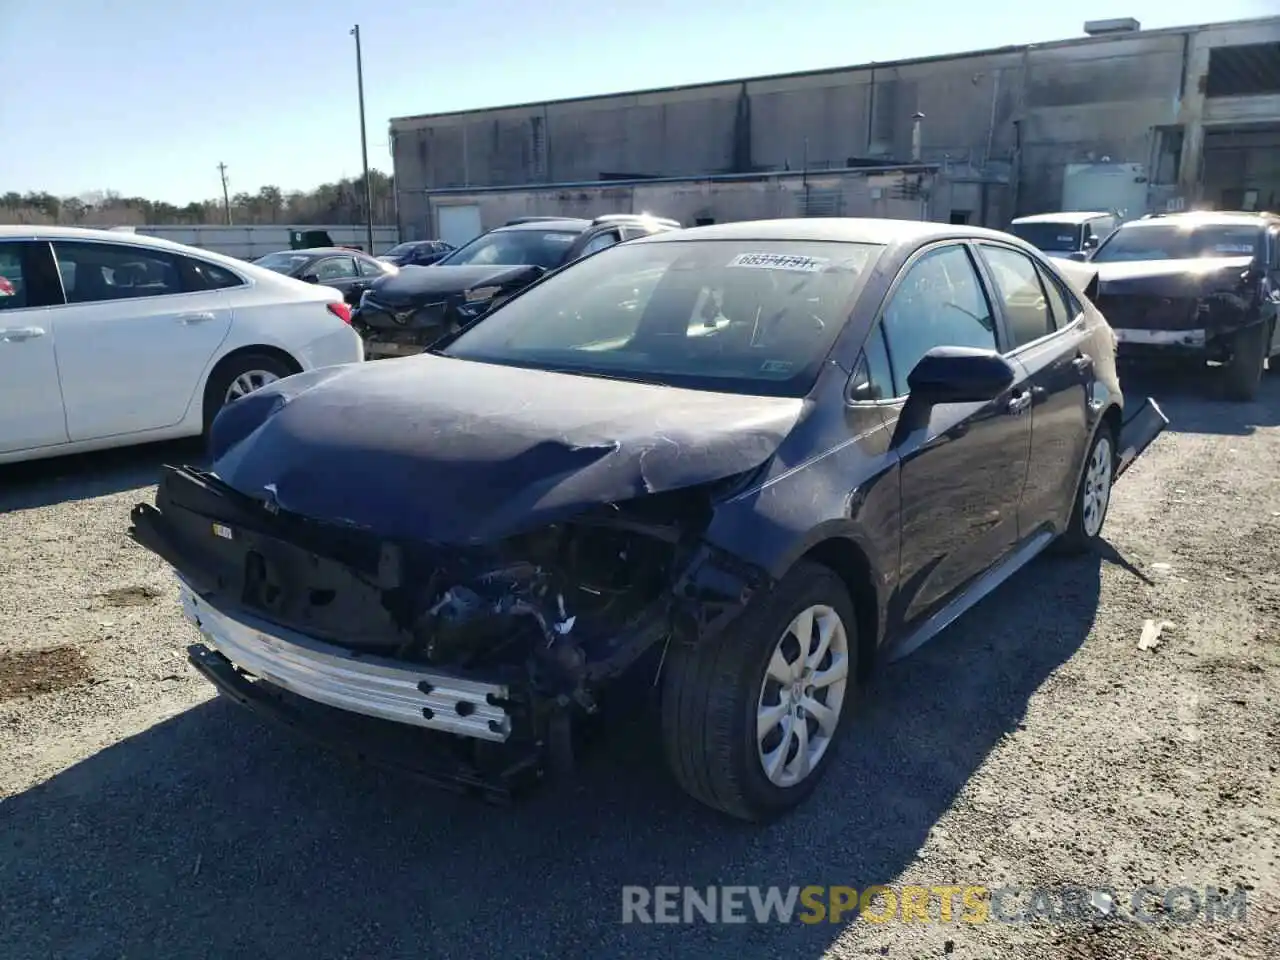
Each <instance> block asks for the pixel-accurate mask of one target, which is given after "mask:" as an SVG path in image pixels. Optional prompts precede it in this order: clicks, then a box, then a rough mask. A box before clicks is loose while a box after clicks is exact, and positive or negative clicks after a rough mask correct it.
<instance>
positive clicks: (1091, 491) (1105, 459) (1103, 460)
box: [1061, 423, 1116, 553]
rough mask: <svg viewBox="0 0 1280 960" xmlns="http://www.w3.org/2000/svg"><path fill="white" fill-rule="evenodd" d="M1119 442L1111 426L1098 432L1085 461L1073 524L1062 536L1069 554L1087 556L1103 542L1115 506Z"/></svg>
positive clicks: (1103, 426)
mask: <svg viewBox="0 0 1280 960" xmlns="http://www.w3.org/2000/svg"><path fill="white" fill-rule="evenodd" d="M1115 444H1116V438H1115V433H1114V432H1113V431H1112V429H1111V426H1110V425H1109V424H1106V423H1104V424H1103V425H1102V426H1101V427H1099V428H1098V432H1097V434H1096V435H1095V436H1094V438H1093V444H1092V445H1091V446H1090V447H1089V456H1088V458H1087V459H1086V460H1085V465H1084V474H1083V475H1082V476H1081V477H1080V485H1079V486H1078V487H1077V488H1076V497H1075V503H1074V504H1073V506H1072V509H1071V520H1070V522H1069V523H1068V524H1067V529H1066V532H1065V533H1063V535H1062V541H1061V546H1062V548H1063V550H1064V551H1065V552H1067V553H1085V552H1087V551H1089V550H1092V549H1094V547H1096V546H1097V544H1098V543H1099V542H1100V541H1101V540H1102V525H1103V524H1104V523H1106V520H1107V508H1108V507H1110V506H1111V484H1112V482H1113V481H1114V480H1115V473H1116V463H1115V461H1116V455H1115Z"/></svg>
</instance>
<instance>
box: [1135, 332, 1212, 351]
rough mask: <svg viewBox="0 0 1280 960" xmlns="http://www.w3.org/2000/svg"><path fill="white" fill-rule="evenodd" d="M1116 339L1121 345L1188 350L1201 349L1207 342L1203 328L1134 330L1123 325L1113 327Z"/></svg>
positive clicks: (1207, 338)
mask: <svg viewBox="0 0 1280 960" xmlns="http://www.w3.org/2000/svg"><path fill="white" fill-rule="evenodd" d="M1115 335H1116V340H1117V341H1118V342H1119V343H1120V344H1122V345H1133V346H1144V347H1183V348H1186V349H1190V350H1202V349H1204V346H1205V344H1206V343H1208V342H1209V337H1208V333H1207V332H1206V331H1205V330H1203V329H1199V330H1135V329H1128V328H1123V327H1116V328H1115Z"/></svg>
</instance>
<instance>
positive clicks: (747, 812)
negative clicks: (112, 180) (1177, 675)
mask: <svg viewBox="0 0 1280 960" xmlns="http://www.w3.org/2000/svg"><path fill="white" fill-rule="evenodd" d="M27 242H29V243H30V242H32V241H27ZM51 242H52V244H53V245H54V246H56V245H57V243H58V241H57V240H53V241H51ZM44 249H46V248H42V247H40V245H39V243H37V244H36V248H35V249H33V250H31V251H28V253H27V254H26V256H27V257H28V258H29V259H30V262H31V263H33V264H36V265H38V263H39V262H41V257H45V256H46V254H45V253H43V252H41V251H42V250H44ZM517 251H518V252H517ZM166 252H171V251H167V248H166ZM173 255H174V256H178V254H177V253H176V252H174V253H173ZM526 267H536V268H537V269H536V270H526V269H525V268H526ZM45 269H46V270H47V271H50V272H51V271H52V268H51V267H50V266H49V264H48V263H45ZM253 269H254V270H258V268H253ZM260 273H261V276H259V273H254V274H253V275H252V276H246V274H245V273H244V272H243V271H242V272H241V273H240V274H239V275H238V276H239V277H240V278H241V279H243V280H244V281H245V283H246V284H247V286H248V289H249V290H250V291H252V290H255V289H258V288H259V287H261V286H266V285H267V281H266V279H265V278H266V277H271V278H274V279H273V281H272V282H273V283H277V284H282V285H283V284H290V285H292V286H290V287H289V290H290V293H291V294H295V295H296V297H297V298H298V299H299V300H300V301H305V302H306V303H311V302H312V301H313V300H315V301H316V302H319V301H318V297H319V296H320V294H319V288H316V287H315V286H313V285H307V284H303V283H299V282H296V281H293V280H290V279H288V278H284V277H280V276H278V275H275V274H271V273H270V272H269V271H260ZM1096 273H1097V268H1096V267H1095V266H1094V265H1093V264H1091V263H1072V262H1069V261H1056V260H1052V259H1050V258H1047V257H1045V256H1044V255H1042V253H1041V252H1040V251H1038V250H1037V249H1036V248H1035V247H1034V246H1032V245H1030V244H1028V243H1025V242H1023V241H1022V240H1019V239H1017V238H1016V237H1013V236H1011V235H1009V234H1007V233H1000V232H996V231H991V230H984V229H981V228H976V227H966V226H948V225H940V224H934V223H918V222H903V221H890V220H857V219H807V220H778V221H755V222H744V223H734V224H723V225H717V226H708V227H699V228H694V229H689V230H679V229H675V228H674V227H673V226H672V225H670V224H662V223H656V222H655V223H654V224H651V225H649V226H645V225H642V224H639V223H635V222H633V220H632V219H630V218H627V219H624V218H613V219H610V220H603V221H601V220H597V221H572V220H563V219H559V218H557V219H554V220H539V221H530V222H524V223H513V224H509V225H507V226H505V227H503V228H500V229H499V230H496V231H492V232H491V233H489V234H486V235H484V236H482V237H480V238H478V239H477V240H476V241H473V242H472V243H471V244H468V245H466V246H464V247H462V248H460V249H459V250H458V251H455V252H454V253H453V254H451V255H450V256H449V257H448V258H446V260H445V261H444V262H443V264H442V265H438V266H431V267H425V268H419V267H411V266H410V267H403V268H401V269H400V270H399V271H398V272H397V273H396V274H394V275H392V276H390V277H388V278H384V279H381V280H377V281H375V283H374V285H373V286H372V287H371V289H370V290H369V291H368V292H367V293H366V294H365V296H364V297H363V298H362V303H361V306H360V310H359V311H358V312H359V313H360V314H362V315H364V316H368V315H370V314H371V313H372V312H373V310H374V309H376V308H375V307H373V306H371V305H370V300H371V299H372V300H374V301H375V302H377V298H378V297H380V296H385V297H387V298H388V299H390V297H389V295H388V294H386V293H385V291H386V290H388V289H404V296H405V299H404V301H403V302H402V303H400V304H398V305H395V306H393V305H391V304H387V305H386V306H388V307H392V309H394V310H397V311H398V312H399V313H403V314H406V317H405V326H406V327H411V325H410V324H409V322H408V321H410V320H413V322H414V323H416V322H417V321H416V319H415V318H414V313H415V311H421V310H422V309H424V308H425V307H426V306H431V307H432V308H433V309H441V310H446V311H449V313H450V315H451V316H453V317H457V318H458V319H456V320H449V321H447V322H442V323H440V324H438V327H440V328H441V332H442V335H441V336H440V337H439V338H438V339H435V340H434V341H433V342H431V344H430V347H429V349H428V350H427V352H424V353H419V354H418V355H416V356H410V357H402V358H399V359H387V360H384V361H381V362H378V363H358V364H357V363H347V364H338V365H331V366H328V367H325V368H323V369H313V368H311V367H308V368H307V369H306V370H305V371H304V372H299V373H297V374H296V375H293V376H289V377H285V378H283V379H279V380H277V381H275V382H270V383H266V384H264V385H262V386H260V387H259V388H258V389H256V390H254V391H253V392H250V393H248V394H247V395H246V396H244V397H242V398H241V399H238V400H236V401H235V402H233V403H230V404H228V405H226V406H225V408H224V409H222V411H221V412H220V413H219V414H218V415H217V416H216V418H214V419H213V421H212V424H211V426H210V429H209V435H208V452H209V454H210V457H211V464H210V465H209V466H208V467H194V466H184V467H174V468H166V470H165V471H164V473H163V475H162V477H161V478H160V483H159V487H158V491H157V494H156V498H155V502H154V503H140V504H138V505H137V506H136V507H135V508H134V511H133V514H132V527H131V529H130V533H131V536H132V537H133V538H134V539H135V540H136V541H137V542H138V543H140V544H142V545H143V546H145V547H147V548H148V549H150V550H152V551H153V552H154V553H155V554H156V555H158V556H159V557H161V558H163V559H164V560H165V561H166V562H167V563H168V564H170V565H171V566H172V567H173V568H174V570H175V571H176V572H177V575H178V578H179V581H180V586H181V595H182V602H183V604H184V607H185V610H186V613H187V615H188V617H189V618H190V619H191V621H192V622H193V623H194V624H195V625H196V626H197V627H198V628H199V630H200V632H201V634H202V639H201V641H200V642H199V643H196V644H194V645H192V647H191V648H190V650H189V656H190V659H191V662H192V664H193V665H194V666H195V667H196V669H198V670H199V671H200V672H201V673H203V674H204V675H205V676H206V677H207V678H208V679H209V680H210V681H212V682H213V683H214V684H215V685H217V686H218V688H219V689H220V690H221V691H223V692H224V693H226V694H228V695H229V696H231V697H232V698H233V699H235V700H236V701H238V702H240V703H242V704H245V705H247V706H250V707H253V708H255V709H257V710H260V711H262V712H263V713H265V714H268V715H270V716H273V717H275V718H276V719H279V720H282V721H284V722H286V723H288V724H291V725H293V726H294V727H296V728H298V729H300V730H303V731H305V732H306V733H308V734H310V735H312V736H316V737H319V738H321V739H323V740H325V741H326V742H327V743H329V744H331V745H335V746H343V745H346V746H352V747H353V749H354V750H355V751H356V752H357V753H359V754H360V755H361V756H363V757H365V758H366V759H368V760H373V761H374V762H378V761H379V760H384V761H386V762H392V757H391V755H383V753H382V751H381V748H380V746H379V743H378V742H374V741H372V740H370V739H368V738H367V737H363V736H361V737H360V738H358V739H357V735H356V734H355V733H354V728H353V726H352V725H350V724H349V723H348V719H349V715H350V714H353V713H354V714H361V715H365V716H366V717H373V718H377V719H379V720H382V721H387V722H389V723H390V724H391V725H393V726H395V727H398V728H399V729H400V730H401V732H403V731H404V730H405V729H406V728H410V729H416V731H417V733H418V735H419V737H420V739H419V740H415V746H414V749H413V751H412V761H411V763H412V765H413V766H414V768H415V772H417V773H418V774H419V775H420V776H422V777H425V778H426V779H428V780H431V781H433V782H435V783H437V784H439V785H441V786H448V787H451V788H456V789H463V790H472V791H478V792H480V793H482V794H484V795H485V796H489V797H494V798H498V797H505V796H509V795H510V794H511V793H512V792H514V791H515V790H517V789H518V788H519V787H520V786H521V785H522V784H524V783H525V782H528V781H534V780H536V779H537V778H538V777H539V776H540V775H541V774H542V773H543V772H545V771H557V770H564V769H567V768H569V767H571V766H572V762H573V755H574V753H575V750H576V749H577V748H578V746H579V744H580V739H579V737H580V735H581V733H582V732H583V731H584V730H587V729H590V728H591V727H592V726H593V725H594V724H595V722H596V719H597V718H598V716H599V715H600V714H604V713H609V712H612V711H615V710H618V711H621V710H625V709H628V708H630V707H632V706H635V705H637V704H638V703H639V702H640V698H642V697H644V696H645V695H646V694H648V693H649V692H650V691H656V694H657V701H658V702H657V716H658V718H659V719H658V723H657V729H656V730H655V733H656V735H658V736H660V738H661V740H662V743H663V745H664V748H665V750H666V754H667V758H668V761H669V764H670V767H671V769H672V771H673V773H674V775H675V778H676V779H677V780H678V781H679V783H680V784H682V785H683V787H684V788H685V789H686V790H687V791H688V792H689V793H690V794H691V795H692V796H694V797H696V798H698V799H699V800H700V801H702V802H703V803H705V804H707V805H709V806H711V807H714V808H716V809H718V810H721V811H724V812H726V813H728V814H731V815H733V816H736V817H740V818H743V819H747V820H767V819H769V818H771V817H774V816H776V815H778V814H780V813H782V812H784V811H786V810H788V809H791V808H793V807H795V806H796V805H797V804H799V803H801V802H802V801H803V800H804V799H805V798H806V797H807V796H808V795H809V793H810V792H811V791H812V790H813V789H814V787H815V786H816V784H817V783H818V782H819V780H820V778H821V776H822V774H823V771H824V770H826V769H827V768H828V767H829V765H830V764H831V762H832V758H833V757H834V756H835V752H836V748H837V745H838V744H839V742H840V741H841V739H842V738H844V737H846V736H847V735H848V733H849V728H850V726H851V724H852V723H853V716H852V715H853V714H854V713H855V705H856V703H857V701H858V699H859V697H860V696H861V695H862V694H861V691H862V689H863V684H864V681H865V680H866V679H867V677H868V676H869V675H870V673H871V672H872V671H873V670H874V669H875V667H876V666H877V664H880V663H883V662H884V661H886V660H889V659H892V658H894V657H897V656H902V655H904V654H906V653H909V652H910V651H912V650H914V649H915V648H916V647H918V646H919V645H920V644H922V643H924V642H926V641H927V640H928V639H930V638H931V637H933V636H935V635H936V634H937V633H938V632H939V631H941V630H943V629H944V628H945V627H946V626H947V625H948V624H950V623H951V622H952V621H953V620H954V619H955V618H956V617H957V616H959V615H960V614H961V613H962V612H963V611H964V610H966V609H968V608H969V607H971V606H973V605H974V604H976V603H978V602H979V601H980V600H981V599H982V598H983V597H985V596H986V595H987V594H989V593H990V592H991V591H992V590H993V589H995V587H996V586H997V585H999V584H1000V583H1002V582H1003V581H1004V580H1006V579H1007V578H1008V577H1009V576H1011V575H1012V574H1013V573H1014V572H1015V571H1016V570H1018V569H1020V568H1022V567H1023V566H1025V565H1026V564H1027V563H1029V562H1030V561H1031V560H1032V559H1033V558H1034V557H1035V556H1037V555H1038V554H1040V553H1041V552H1043V551H1044V550H1046V549H1048V548H1050V547H1051V546H1054V547H1058V548H1061V549H1064V550H1069V551H1079V550H1089V549H1092V548H1094V547H1095V546H1096V545H1097V544H1098V542H1099V540H1100V538H1101V537H1102V535H1103V529H1104V523H1105V519H1106V514H1107V510H1108V506H1109V503H1110V499H1111V492H1112V484H1113V482H1114V481H1115V480H1117V479H1118V478H1120V477H1121V476H1123V474H1124V473H1125V471H1126V470H1127V468H1128V467H1129V466H1130V465H1131V464H1132V463H1133V462H1134V460H1135V458H1136V457H1138V456H1139V455H1141V453H1142V452H1143V451H1144V450H1145V449H1146V448H1147V446H1148V445H1149V444H1150V443H1151V442H1152V441H1153V440H1154V438H1155V437H1156V436H1158V435H1159V433H1160V432H1161V431H1162V430H1163V429H1164V427H1165V426H1166V423H1167V421H1166V420H1165V418H1164V416H1163V414H1162V413H1161V412H1160V410H1159V408H1158V407H1157V406H1156V405H1155V404H1154V403H1153V402H1151V401H1150V400H1145V401H1144V400H1142V399H1141V398H1132V397H1130V398H1126V397H1125V396H1124V395H1123V394H1122V392H1121V385H1120V382H1119V379H1118V376H1117V372H1116V339H1115V336H1114V335H1113V332H1112V330H1111V328H1110V326H1109V325H1108V323H1107V321H1106V319H1105V318H1104V317H1103V315H1102V313H1101V312H1100V311H1099V309H1098V306H1097V303H1096V302H1095V301H1096V300H1097V298H1098V289H1099V288H1098V284H1097V276H1096ZM407 278H412V282H411V283H410V282H408V279H407ZM406 287H407V289H406ZM239 289H241V288H240V287H237V286H235V285H234V284H232V285H231V286H230V287H226V288H219V289H218V291H217V293H218V295H219V296H220V297H232V296H235V294H236V291H237V290H239ZM51 292H52V290H51V289H46V291H45V293H44V294H43V296H44V297H46V298H47V297H49V296H50V295H51ZM304 294H309V295H310V298H311V299H307V298H306V297H305V296H304ZM242 295H243V294H242ZM332 296H333V300H331V301H328V302H326V304H325V306H327V307H329V308H330V311H329V312H332V311H333V310H337V309H340V308H342V305H341V304H340V303H338V302H337V297H338V295H337V294H336V293H334V294H333V295H332ZM473 304H474V305H476V306H475V307H474V314H473V315H471V314H469V313H468V312H467V309H468V306H469V305H473ZM37 309H50V310H55V309H57V308H56V307H50V306H47V305H46V306H42V307H38V308H37ZM235 312H236V317H237V321H236V322H238V317H239V311H238V310H236V311H235ZM316 313H317V314H320V313H321V311H316ZM6 319H7V317H6ZM23 322H26V321H25V320H24V321H23ZM315 322H316V323H321V322H323V317H321V319H319V320H316V321H315ZM393 322H397V321H395V320H394V317H393ZM366 324H367V327H368V328H369V329H373V330H380V329H384V328H379V327H374V326H373V324H372V322H369V321H366ZM423 329H424V330H425V326H424V327H423ZM344 332H347V333H349V334H350V335H351V336H352V337H354V336H355V333H354V331H352V330H350V329H349V328H345V327H344ZM426 336H427V335H426V334H422V335H420V336H419V335H418V334H417V333H416V332H415V337H419V339H413V340H411V341H410V342H411V343H412V345H413V346H414V347H417V348H420V347H421V346H422V345H424V344H425V343H426V342H427V340H426ZM379 337H381V338H382V340H383V341H384V342H395V343H398V342H401V341H399V340H396V339H394V338H389V337H386V336H385V335H384V334H381V333H378V334H375V340H376V339H378V338H379ZM215 352H217V351H215ZM215 362H216V361H215ZM139 382H145V381H139ZM198 392H199V391H198V389H197V393H198ZM394 762H395V763H397V764H400V765H403V764H404V763H406V762H407V759H406V757H405V756H404V754H403V753H397V754H396V755H395V758H394Z"/></svg>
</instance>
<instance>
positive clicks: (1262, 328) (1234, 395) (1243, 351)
mask: <svg viewBox="0 0 1280 960" xmlns="http://www.w3.org/2000/svg"><path fill="white" fill-rule="evenodd" d="M1267 332H1268V331H1267V325H1266V324H1265V323H1255V324H1254V325H1253V326H1251V327H1245V328H1244V329H1243V330H1239V331H1237V332H1236V334H1235V338H1234V340H1233V342H1232V344H1231V359H1230V360H1228V361H1227V363H1226V364H1224V365H1223V367H1222V374H1223V376H1224V377H1225V378H1226V379H1225V383H1224V385H1223V386H1224V389H1225V392H1226V395H1227V399H1229V400H1236V401H1240V402H1242V403H1247V402H1248V401H1250V400H1253V399H1254V398H1256V397H1257V396H1258V387H1259V385H1260V384H1261V381H1262V366H1263V363H1264V362H1265V361H1266V358H1267Z"/></svg>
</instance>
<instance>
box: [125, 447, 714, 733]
mask: <svg viewBox="0 0 1280 960" xmlns="http://www.w3.org/2000/svg"><path fill="white" fill-rule="evenodd" d="M711 493H712V491H711V489H710V488H707V487H702V488H689V489H684V490H680V491H675V492H672V493H664V494H653V495H646V496H643V497H640V498H637V499H636V500H634V501H631V502H628V503H626V504H621V505H619V504H610V505H607V506H603V507H600V508H597V509H595V510H592V511H589V512H588V513H587V514H584V515H581V516H577V517H575V518H574V519H573V520H572V521H570V522H563V523H554V524H550V525H548V526H545V527H541V528H539V529H536V530H533V531H530V532H526V533H521V534H518V535H515V536H511V537H508V538H507V539H505V540H502V541H499V542H497V543H494V544H488V545H483V546H465V547H462V546H452V545H440V544H430V543H406V542H393V541H390V540H385V539H380V538H377V537H374V536H373V535H371V534H368V533H365V532H363V531H359V530H351V529H347V528H342V527H337V526H333V525H329V524H320V523H316V522H314V521H310V520H307V519H305V518H301V517H296V516H292V515H290V514H288V513H287V512H285V511H281V510H279V509H272V506H271V505H270V504H264V503H262V502H259V501H257V500H254V499H253V498H250V497H247V496H245V495H243V494H240V493H238V492H236V491H234V490H231V489H230V488H228V487H226V486H225V485H224V484H222V483H221V481H219V480H218V479H217V478H216V477H214V476H212V475H210V474H206V473H200V472H198V471H194V470H190V469H186V468H183V469H173V468H170V469H168V470H167V471H166V473H165V476H164V478H163V479H162V482H161V485H160V489H159V491H158V493H157V498H156V506H155V507H151V506H149V505H145V504H143V505H139V506H138V507H137V508H136V509H135V511H134V529H133V535H134V537H135V539H137V540H138V541H139V542H140V543H142V544H143V545H144V546H147V547H148V548H150V549H152V550H153V551H154V552H156V553H158V554H159V555H161V556H162V557H163V558H164V559H166V560H167V561H168V562H169V563H170V564H171V565H172V566H174V567H175V569H176V570H177V571H178V572H179V574H180V575H181V576H182V578H183V579H184V581H185V582H186V583H188V584H189V585H190V586H191V589H192V591H193V592H194V593H195V594H197V595H199V596H201V597H203V598H204V599H205V600H206V601H207V602H208V603H209V604H211V605H213V606H215V607H218V608H220V609H223V610H226V611H234V610H240V611H243V612H244V613H247V614H249V615H250V616H252V617H257V618H261V619H263V620H265V621H267V622H270V623H274V624H277V625H279V626H281V627H285V628H287V629H289V630H293V631H297V632H299V633H302V634H305V635H307V636H310V637H313V638H315V639H316V640H318V641H321V642H324V643H328V644H332V645H334V646H337V647H341V648H343V649H347V650H351V651H354V652H357V653H359V654H361V655H368V656H378V657H383V658H390V659H393V660H395V661H398V662H402V663H406V664H419V665H422V666H423V667H426V668H438V669H442V670H447V671H454V672H455V673H456V672H462V673H465V674H467V675H475V676H487V677H497V678H502V679H503V680H504V682H508V681H509V682H513V683H517V684H525V683H527V684H528V685H529V686H530V687H531V688H532V689H534V690H536V691H538V693H539V694H541V695H543V696H550V697H556V698H569V699H572V700H574V701H576V702H577V703H578V704H579V705H580V706H582V707H584V708H585V709H588V710H591V709H593V704H592V701H591V694H590V693H589V691H588V689H587V686H588V685H587V684H586V683H585V681H586V680H587V679H588V678H590V677H599V676H604V675H607V674H608V673H611V672H613V670H612V669H610V670H609V671H604V670H600V669H598V668H599V666H600V664H602V663H609V664H610V665H611V667H612V666H613V665H616V666H617V667H619V668H620V667H622V666H625V665H626V663H627V662H629V661H630V660H631V659H633V658H634V657H635V656H639V655H640V654H641V653H643V652H644V650H646V649H648V648H649V647H651V646H652V645H653V643H655V642H656V641H657V640H659V639H661V638H662V637H663V636H665V635H667V634H668V633H669V631H670V629H671V627H670V625H671V623H672V621H673V619H675V618H674V617H673V615H672V606H673V603H674V602H675V598H674V596H673V593H672V585H673V583H674V582H675V581H676V579H677V578H678V576H679V574H680V572H681V570H682V569H683V568H684V567H685V566H687V565H688V562H689V558H690V556H691V555H692V553H693V549H694V546H695V544H696V543H697V541H698V537H699V535H700V533H701V531H702V529H703V528H704V527H705V524H706V521H707V517H708V516H709V510H710V495H711Z"/></svg>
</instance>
